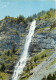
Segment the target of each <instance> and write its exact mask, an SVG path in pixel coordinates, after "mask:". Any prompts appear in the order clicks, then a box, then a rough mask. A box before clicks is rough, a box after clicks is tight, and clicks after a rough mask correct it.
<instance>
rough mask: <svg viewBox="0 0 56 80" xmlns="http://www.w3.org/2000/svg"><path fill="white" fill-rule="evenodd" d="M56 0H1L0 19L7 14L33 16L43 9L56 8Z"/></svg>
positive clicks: (11, 15)
mask: <svg viewBox="0 0 56 80" xmlns="http://www.w3.org/2000/svg"><path fill="white" fill-rule="evenodd" d="M55 4H56V0H0V20H1V19H3V18H4V17H5V16H10V17H17V16H19V15H24V16H25V17H28V16H32V15H33V14H35V13H38V12H40V11H42V10H45V11H47V10H49V9H50V8H53V9H55V8H56V6H55Z"/></svg>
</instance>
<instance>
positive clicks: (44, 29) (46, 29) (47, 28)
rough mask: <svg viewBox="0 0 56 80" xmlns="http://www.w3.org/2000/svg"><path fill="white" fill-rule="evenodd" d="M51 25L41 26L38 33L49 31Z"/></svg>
mask: <svg viewBox="0 0 56 80" xmlns="http://www.w3.org/2000/svg"><path fill="white" fill-rule="evenodd" d="M49 29H50V26H48V27H46V28H40V29H38V30H37V33H38V34H39V33H45V32H49V31H50V30H49Z"/></svg>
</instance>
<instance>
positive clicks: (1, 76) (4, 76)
mask: <svg viewBox="0 0 56 80" xmlns="http://www.w3.org/2000/svg"><path fill="white" fill-rule="evenodd" d="M9 76H11V75H10V74H7V73H4V72H0V79H2V80H8V78H9Z"/></svg>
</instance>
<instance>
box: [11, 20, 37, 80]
mask: <svg viewBox="0 0 56 80" xmlns="http://www.w3.org/2000/svg"><path fill="white" fill-rule="evenodd" d="M35 28H36V20H34V21H32V23H31V26H30V29H29V33H28V35H27V37H26V41H25V45H24V50H23V52H22V55H21V57H20V60H19V61H18V62H17V64H16V66H15V69H14V73H13V76H12V80H19V78H20V74H22V73H23V69H24V67H25V65H26V61H27V59H28V55H29V54H28V49H29V46H30V43H31V40H32V36H33V34H34V30H35Z"/></svg>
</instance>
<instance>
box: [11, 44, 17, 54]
mask: <svg viewBox="0 0 56 80" xmlns="http://www.w3.org/2000/svg"><path fill="white" fill-rule="evenodd" d="M12 52H13V53H14V54H15V52H16V44H15V43H13V45H12Z"/></svg>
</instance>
